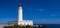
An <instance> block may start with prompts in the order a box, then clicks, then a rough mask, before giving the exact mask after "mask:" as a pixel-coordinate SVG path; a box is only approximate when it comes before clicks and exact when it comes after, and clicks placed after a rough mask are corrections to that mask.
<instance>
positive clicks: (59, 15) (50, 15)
mask: <svg viewBox="0 0 60 28" xmlns="http://www.w3.org/2000/svg"><path fill="white" fill-rule="evenodd" d="M50 16H60V15H57V14H51V15H50Z"/></svg>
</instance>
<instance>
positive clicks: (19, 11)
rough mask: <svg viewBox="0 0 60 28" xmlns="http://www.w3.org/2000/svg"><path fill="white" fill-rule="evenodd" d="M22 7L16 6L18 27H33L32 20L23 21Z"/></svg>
mask: <svg viewBox="0 0 60 28" xmlns="http://www.w3.org/2000/svg"><path fill="white" fill-rule="evenodd" d="M22 12H23V9H22V5H21V4H19V5H18V25H33V21H32V20H23V13H22Z"/></svg>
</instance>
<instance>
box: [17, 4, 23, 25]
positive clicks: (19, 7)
mask: <svg viewBox="0 0 60 28" xmlns="http://www.w3.org/2000/svg"><path fill="white" fill-rule="evenodd" d="M22 16H23V15H22V5H21V4H19V5H18V25H20V22H21V21H22V20H23V17H22Z"/></svg>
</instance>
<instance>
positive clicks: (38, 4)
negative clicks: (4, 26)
mask: <svg viewBox="0 0 60 28" xmlns="http://www.w3.org/2000/svg"><path fill="white" fill-rule="evenodd" d="M18 1H20V0H0V23H7V22H8V21H11V20H17V10H18V3H19V2H18ZM22 5H23V6H22V7H23V18H24V20H33V21H34V24H60V0H22Z"/></svg>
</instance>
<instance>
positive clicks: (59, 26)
mask: <svg viewBox="0 0 60 28" xmlns="http://www.w3.org/2000/svg"><path fill="white" fill-rule="evenodd" d="M37 25H43V26H47V27H48V28H60V24H37Z"/></svg>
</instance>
